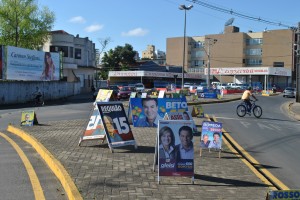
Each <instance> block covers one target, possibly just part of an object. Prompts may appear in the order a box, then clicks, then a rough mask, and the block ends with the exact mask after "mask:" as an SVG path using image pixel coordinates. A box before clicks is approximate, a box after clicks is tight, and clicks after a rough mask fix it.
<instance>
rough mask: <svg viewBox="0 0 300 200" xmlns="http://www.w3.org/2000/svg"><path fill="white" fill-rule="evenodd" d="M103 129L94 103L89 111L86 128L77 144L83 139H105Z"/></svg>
mask: <svg viewBox="0 0 300 200" xmlns="http://www.w3.org/2000/svg"><path fill="white" fill-rule="evenodd" d="M105 136H106V134H105V129H104V125H103V122H102V119H101V116H100V112H99V110H98V106H97V104H94V108H93V110H92V112H91V116H90V120H89V122H88V124H87V127H86V130H85V131H84V134H83V136H82V137H81V138H80V140H79V145H80V144H81V142H82V141H84V140H94V139H100V140H105Z"/></svg>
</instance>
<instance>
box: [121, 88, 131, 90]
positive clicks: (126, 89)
mask: <svg viewBox="0 0 300 200" xmlns="http://www.w3.org/2000/svg"><path fill="white" fill-rule="evenodd" d="M121 91H131V89H130V87H122V89H121Z"/></svg>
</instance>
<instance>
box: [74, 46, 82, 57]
mask: <svg viewBox="0 0 300 200" xmlns="http://www.w3.org/2000/svg"><path fill="white" fill-rule="evenodd" d="M75 59H81V49H77V48H75Z"/></svg>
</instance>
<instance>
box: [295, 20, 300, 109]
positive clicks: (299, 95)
mask: <svg viewBox="0 0 300 200" xmlns="http://www.w3.org/2000/svg"><path fill="white" fill-rule="evenodd" d="M296 35H297V51H296V56H297V59H296V62H297V63H296V102H297V103H300V22H298V28H297V31H296Z"/></svg>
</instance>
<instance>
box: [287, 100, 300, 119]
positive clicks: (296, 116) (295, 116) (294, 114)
mask: <svg viewBox="0 0 300 200" xmlns="http://www.w3.org/2000/svg"><path fill="white" fill-rule="evenodd" d="M293 104H294V103H293V102H290V103H289V104H288V111H289V114H290V115H292V116H293V117H294V118H295V119H296V120H298V121H300V115H299V114H297V113H294V112H293V111H292V109H291V107H292V106H293Z"/></svg>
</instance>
